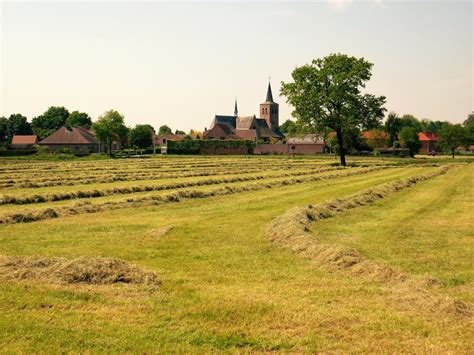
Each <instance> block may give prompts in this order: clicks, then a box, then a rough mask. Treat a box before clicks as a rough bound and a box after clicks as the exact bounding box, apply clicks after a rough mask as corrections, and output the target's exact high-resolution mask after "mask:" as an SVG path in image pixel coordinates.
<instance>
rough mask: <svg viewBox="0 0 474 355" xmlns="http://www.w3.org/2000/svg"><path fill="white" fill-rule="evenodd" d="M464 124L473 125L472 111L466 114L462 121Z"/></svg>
mask: <svg viewBox="0 0 474 355" xmlns="http://www.w3.org/2000/svg"><path fill="white" fill-rule="evenodd" d="M463 125H464V126H469V125H474V111H472V112H471V113H470V114H469V115H467V119H466V120H465V121H464V122H463Z"/></svg>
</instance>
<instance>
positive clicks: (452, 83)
mask: <svg viewBox="0 0 474 355" xmlns="http://www.w3.org/2000/svg"><path fill="white" fill-rule="evenodd" d="M0 6H1V7H0V11H1V14H0V15H1V16H0V18H1V26H0V29H1V32H0V39H1V55H0V66H1V70H0V74H1V77H0V90H1V96H0V114H1V115H4V116H8V115H10V114H12V113H22V114H23V115H25V116H27V117H28V119H29V120H31V118H33V117H35V116H37V115H40V114H41V113H43V112H44V111H45V110H46V109H47V108H48V107H49V106H65V107H66V108H67V109H69V110H70V111H73V110H79V111H83V112H87V113H89V115H90V116H91V117H92V118H93V119H97V118H98V117H99V116H100V115H101V114H103V113H104V112H105V111H107V110H109V109H115V110H117V111H119V112H120V113H122V114H123V115H124V116H125V122H126V124H127V125H128V126H134V125H135V124H138V123H149V124H151V125H153V126H154V127H155V128H158V127H159V126H161V125H163V124H167V125H169V126H170V127H171V128H172V129H173V130H174V129H182V130H185V131H188V130H189V129H191V128H193V129H198V130H203V129H204V127H209V125H210V123H211V121H212V119H213V117H214V115H215V114H232V113H233V110H234V99H235V98H236V97H237V100H238V107H239V115H242V116H247V115H253V114H256V115H257V117H258V112H259V110H258V109H259V104H260V103H261V102H263V101H264V99H265V94H266V88H267V85H268V80H269V78H270V82H271V85H272V89H273V97H274V100H275V101H276V102H278V103H279V104H280V123H282V122H283V121H285V120H286V119H288V118H290V117H291V112H292V108H291V107H290V106H289V105H288V104H286V102H285V98H284V97H282V96H279V90H280V86H281V82H282V81H283V82H288V81H291V72H292V71H293V69H294V68H295V67H297V66H300V65H304V64H306V63H309V62H311V60H313V59H315V58H320V57H324V56H326V55H328V54H330V53H345V54H349V55H353V56H356V57H364V58H365V59H367V60H368V61H370V62H372V63H374V67H373V76H372V78H371V80H370V82H369V83H368V85H367V88H366V91H367V92H369V93H372V94H376V95H384V96H386V97H387V104H386V108H387V110H388V111H395V112H397V113H399V114H404V113H410V114H413V115H415V116H416V117H418V118H429V119H432V120H444V121H450V122H454V123H459V122H462V121H464V120H465V119H466V118H467V115H468V113H470V112H471V111H473V110H474V90H473V82H474V54H473V50H474V49H473V47H474V43H473V42H474V39H473V38H474V37H473V32H474V27H473V26H474V24H473V17H474V12H473V11H474V10H473V3H472V2H471V1H469V0H466V1H453V0H449V1H397V2H394V1H387V0H371V1H369V0H367V1H356V0H353V1H351V0H325V1H324V0H321V1H317V2H315V1H313V2H309V1H300V2H298V1H292V2H280V1H278V2H271V1H261V2H253V1H245V2H244V1H211V2H201V1H188V2H181V1H177V2H162V1H146V2H143V1H142V2H138V1H121V2H116V1H102V2H97V1H83V2H71V1H56V2H52V1H33V2H24V1H14V2H13V1H6V2H5V1H3V2H2V3H1V4H0Z"/></svg>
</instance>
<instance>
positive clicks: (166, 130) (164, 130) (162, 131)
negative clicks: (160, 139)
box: [158, 125, 173, 136]
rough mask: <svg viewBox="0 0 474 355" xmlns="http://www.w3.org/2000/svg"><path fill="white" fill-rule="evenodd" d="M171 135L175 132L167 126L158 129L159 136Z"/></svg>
mask: <svg viewBox="0 0 474 355" xmlns="http://www.w3.org/2000/svg"><path fill="white" fill-rule="evenodd" d="M171 133H173V131H171V128H169V127H168V126H167V125H163V126H161V127H160V128H159V129H158V136H162V135H164V134H171Z"/></svg>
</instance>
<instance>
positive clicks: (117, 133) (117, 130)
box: [92, 110, 128, 156]
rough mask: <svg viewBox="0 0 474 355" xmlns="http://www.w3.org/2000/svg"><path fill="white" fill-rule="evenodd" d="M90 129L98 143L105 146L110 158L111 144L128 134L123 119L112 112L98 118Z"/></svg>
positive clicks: (115, 112)
mask: <svg viewBox="0 0 474 355" xmlns="http://www.w3.org/2000/svg"><path fill="white" fill-rule="evenodd" d="M92 129H93V130H94V132H95V133H96V134H97V137H98V138H99V139H100V141H101V142H104V143H106V144H107V147H108V152H109V155H110V156H112V144H113V142H119V141H120V140H121V138H122V137H124V136H126V135H127V132H128V129H127V127H126V126H125V124H124V117H123V116H122V115H121V114H120V113H119V112H117V111H114V110H109V111H107V112H105V113H104V114H103V115H102V116H100V117H99V119H98V120H97V122H94V123H93V124H92Z"/></svg>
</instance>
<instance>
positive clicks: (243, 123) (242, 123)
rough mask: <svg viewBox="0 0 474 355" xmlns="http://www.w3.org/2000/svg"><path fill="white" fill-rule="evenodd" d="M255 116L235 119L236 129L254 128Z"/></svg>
mask: <svg viewBox="0 0 474 355" xmlns="http://www.w3.org/2000/svg"><path fill="white" fill-rule="evenodd" d="M254 122H255V115H254V116H245V117H237V129H251V128H255V127H254V126H255V124H254Z"/></svg>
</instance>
